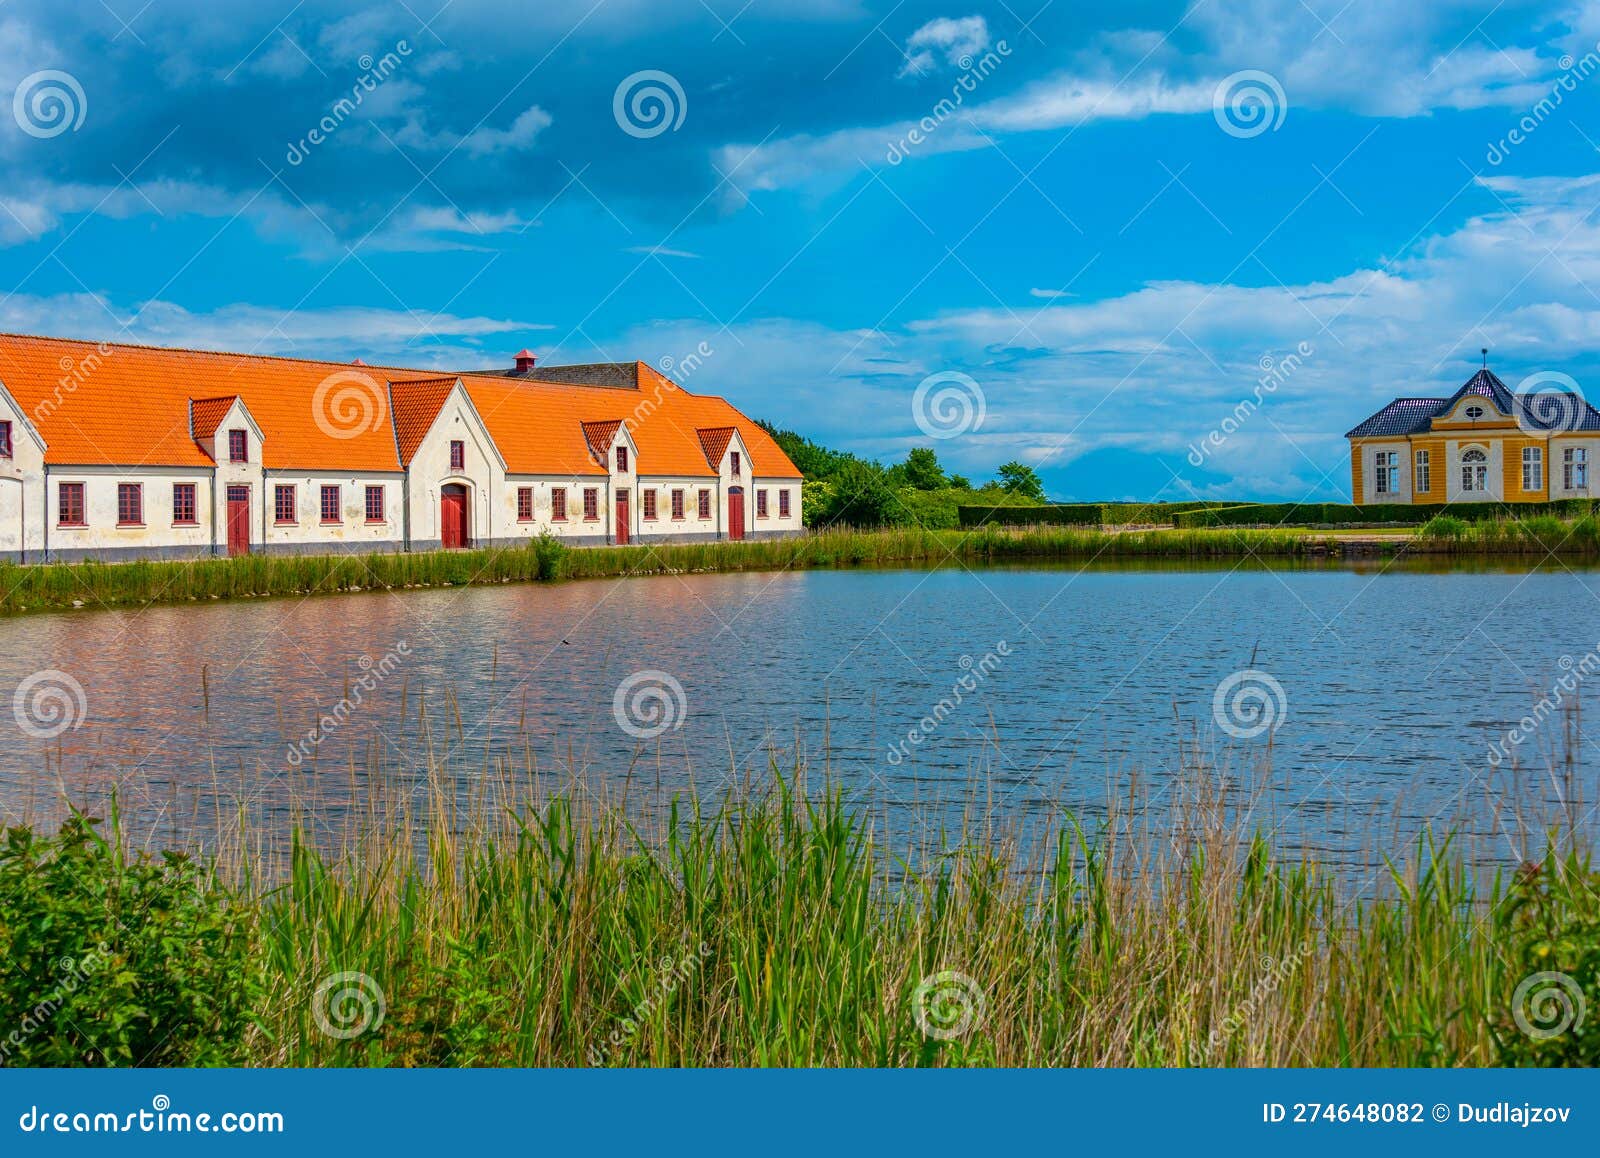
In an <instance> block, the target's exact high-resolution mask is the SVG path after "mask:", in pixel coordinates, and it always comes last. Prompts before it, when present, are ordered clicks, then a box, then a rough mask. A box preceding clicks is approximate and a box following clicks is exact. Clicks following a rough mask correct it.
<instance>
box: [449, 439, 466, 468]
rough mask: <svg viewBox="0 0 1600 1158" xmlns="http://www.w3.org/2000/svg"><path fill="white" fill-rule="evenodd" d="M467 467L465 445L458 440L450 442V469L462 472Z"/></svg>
mask: <svg viewBox="0 0 1600 1158" xmlns="http://www.w3.org/2000/svg"><path fill="white" fill-rule="evenodd" d="M466 465H467V444H466V443H465V442H463V441H462V440H461V439H459V438H452V439H451V440H450V469H451V470H464V469H466Z"/></svg>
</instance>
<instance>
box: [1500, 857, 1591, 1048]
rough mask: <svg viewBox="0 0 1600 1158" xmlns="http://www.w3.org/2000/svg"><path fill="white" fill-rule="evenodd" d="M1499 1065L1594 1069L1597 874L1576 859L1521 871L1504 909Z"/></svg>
mask: <svg viewBox="0 0 1600 1158" xmlns="http://www.w3.org/2000/svg"><path fill="white" fill-rule="evenodd" d="M1508 914H1509V925H1510V936H1511V942H1512V943H1511V945H1510V946H1509V947H1508V956H1509V965H1510V968H1509V969H1508V971H1507V975H1506V977H1505V979H1504V983H1503V984H1502V985H1501V987H1500V988H1501V990H1502V992H1501V993H1500V994H1499V997H1500V999H1501V1003H1502V1007H1503V1009H1504V1014H1503V1015H1502V1017H1501V1018H1500V1020H1499V1021H1498V1023H1497V1024H1496V1027H1495V1030H1496V1032H1495V1039H1496V1043H1497V1045H1498V1047H1499V1054H1500V1059H1499V1060H1500V1061H1501V1062H1502V1063H1503V1064H1505V1065H1515V1066H1530V1065H1536V1066H1596V1065H1600V1018H1597V1017H1596V1016H1595V1011H1596V1010H1600V874H1597V873H1594V872H1593V871H1591V869H1590V867H1589V865H1588V864H1587V863H1585V862H1583V861H1581V860H1579V859H1578V858H1576V857H1569V858H1566V859H1564V860H1563V859H1560V858H1554V857H1552V858H1551V859H1550V860H1548V861H1547V862H1546V863H1545V864H1543V865H1540V866H1532V865H1530V866H1528V867H1527V868H1526V869H1525V870H1524V871H1523V872H1522V873H1521V874H1520V875H1519V877H1518V879H1517V883H1516V885H1515V887H1514V890H1513V892H1512V897H1511V900H1510V902H1509V904H1508Z"/></svg>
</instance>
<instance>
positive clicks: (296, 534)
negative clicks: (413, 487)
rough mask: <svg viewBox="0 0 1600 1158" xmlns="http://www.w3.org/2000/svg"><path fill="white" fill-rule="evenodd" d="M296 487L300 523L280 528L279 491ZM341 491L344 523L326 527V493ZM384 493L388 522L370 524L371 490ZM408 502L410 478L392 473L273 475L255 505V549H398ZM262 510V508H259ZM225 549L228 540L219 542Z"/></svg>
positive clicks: (258, 492) (265, 481)
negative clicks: (380, 489) (334, 489)
mask: <svg viewBox="0 0 1600 1158" xmlns="http://www.w3.org/2000/svg"><path fill="white" fill-rule="evenodd" d="M280 486H292V487H294V491H295V493H294V498H295V521H294V522H293V523H280V522H278V518H277V508H278V500H277V495H278V488H279V487H280ZM325 486H337V487H338V488H339V508H340V510H339V521H338V522H337V523H325V522H323V521H322V488H323V487H325ZM369 486H381V487H383V521H382V522H378V523H369V522H367V487H369ZM404 498H405V476H404V475H401V474H399V473H395V472H388V471H345V472H342V473H338V474H335V473H332V472H327V473H324V472H321V471H294V470H273V471H268V472H267V474H266V477H265V478H264V479H263V480H262V485H261V486H259V487H257V488H256V490H255V492H254V493H253V494H252V495H251V499H250V506H251V510H250V515H251V520H252V526H251V531H250V540H251V542H252V543H258V542H264V543H266V545H267V546H268V547H269V548H271V547H305V546H312V545H315V544H341V545H349V546H351V547H354V548H360V547H372V548H378V547H385V546H398V545H399V544H400V542H401V537H402V532H401V517H402V515H401V511H402V506H401V504H402V502H403V501H404ZM258 504H259V505H258ZM217 541H218V542H219V543H224V544H225V543H226V542H227V538H226V536H225V535H224V537H222V538H220V539H218V540H217Z"/></svg>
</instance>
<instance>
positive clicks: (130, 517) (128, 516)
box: [117, 483, 144, 527]
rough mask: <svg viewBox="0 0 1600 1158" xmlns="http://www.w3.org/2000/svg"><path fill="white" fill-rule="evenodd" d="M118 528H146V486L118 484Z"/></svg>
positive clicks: (141, 484)
mask: <svg viewBox="0 0 1600 1158" xmlns="http://www.w3.org/2000/svg"><path fill="white" fill-rule="evenodd" d="M117 526H119V527H142V526H144V484H143V483H118V484H117Z"/></svg>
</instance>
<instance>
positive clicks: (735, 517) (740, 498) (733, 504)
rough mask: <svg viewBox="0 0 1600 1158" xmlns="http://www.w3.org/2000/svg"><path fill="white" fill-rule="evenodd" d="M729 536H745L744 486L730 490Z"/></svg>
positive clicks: (732, 537)
mask: <svg viewBox="0 0 1600 1158" xmlns="http://www.w3.org/2000/svg"><path fill="white" fill-rule="evenodd" d="M728 538H730V539H742V538H744V488H743V487H731V488H730V489H729V490H728Z"/></svg>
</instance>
